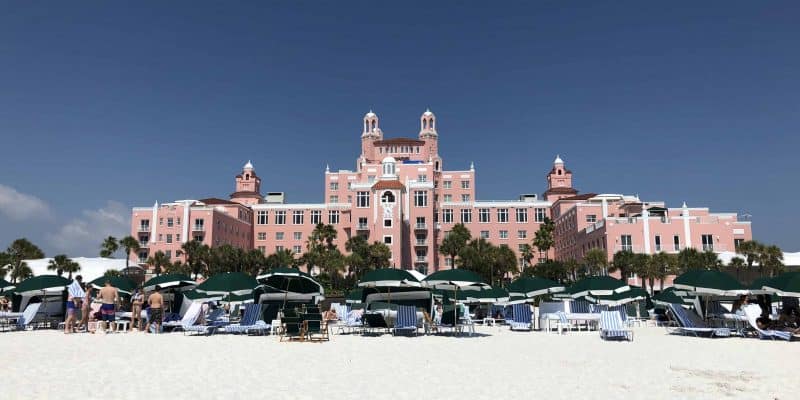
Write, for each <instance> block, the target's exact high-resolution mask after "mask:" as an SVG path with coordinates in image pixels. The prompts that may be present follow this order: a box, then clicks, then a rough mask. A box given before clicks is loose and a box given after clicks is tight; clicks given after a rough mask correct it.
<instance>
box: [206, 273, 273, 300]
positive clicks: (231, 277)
mask: <svg viewBox="0 0 800 400" xmlns="http://www.w3.org/2000/svg"><path fill="white" fill-rule="evenodd" d="M257 286H258V281H256V279H255V278H253V277H252V276H250V275H247V274H245V273H244V272H225V273H222V274H216V275H214V276H212V277H210V278H208V279H206V281H205V282H203V283H201V284H199V285H198V286H197V287H196V288H195V290H197V291H198V292H199V293H205V294H210V295H214V294H219V295H223V296H224V295H230V294H234V295H246V294H252V293H253V290H255V288H256V287H257Z"/></svg>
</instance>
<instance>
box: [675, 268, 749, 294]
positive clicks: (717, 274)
mask: <svg viewBox="0 0 800 400" xmlns="http://www.w3.org/2000/svg"><path fill="white" fill-rule="evenodd" d="M672 284H673V285H674V286H675V288H676V289H682V290H686V291H688V292H691V293H693V294H697V295H700V296H738V295H742V294H747V293H748V289H747V288H745V287H744V285H742V284H741V282H739V281H738V280H736V278H734V277H733V276H732V275H730V274H728V273H725V272H722V271H713V270H706V269H695V270H691V271H687V272H684V273H683V274H681V275H679V276H678V277H676V278H675V280H674V281H673V282H672Z"/></svg>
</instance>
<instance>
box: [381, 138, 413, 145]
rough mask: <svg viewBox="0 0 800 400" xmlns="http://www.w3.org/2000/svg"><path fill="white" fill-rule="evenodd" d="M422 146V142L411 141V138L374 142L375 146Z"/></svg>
mask: <svg viewBox="0 0 800 400" xmlns="http://www.w3.org/2000/svg"><path fill="white" fill-rule="evenodd" d="M424 144H425V142H424V141H422V140H417V139H411V138H392V139H383V140H376V141H375V145H376V146H386V145H389V146H392V145H394V146H398V145H404V146H422V145H424Z"/></svg>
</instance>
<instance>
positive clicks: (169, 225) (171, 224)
mask: <svg viewBox="0 0 800 400" xmlns="http://www.w3.org/2000/svg"><path fill="white" fill-rule="evenodd" d="M173 225H174V224H173V221H172V218H167V228H172V226H173Z"/></svg>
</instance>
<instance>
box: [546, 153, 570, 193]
mask: <svg viewBox="0 0 800 400" xmlns="http://www.w3.org/2000/svg"><path fill="white" fill-rule="evenodd" d="M576 194H578V191H577V190H575V189H574V188H573V187H572V171H570V170H568V169H567V168H565V167H564V160H562V159H561V156H556V159H555V161H553V168H552V169H551V170H550V172H549V173H548V174H547V191H546V192H544V198H545V200H547V201H556V200H558V199H560V198H563V197H569V196H574V195H576Z"/></svg>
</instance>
